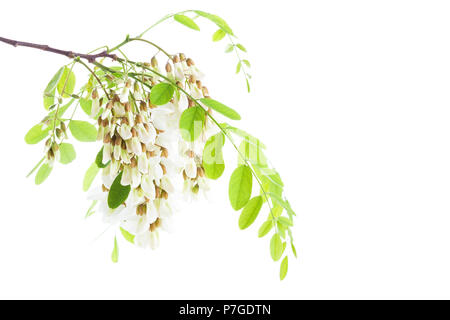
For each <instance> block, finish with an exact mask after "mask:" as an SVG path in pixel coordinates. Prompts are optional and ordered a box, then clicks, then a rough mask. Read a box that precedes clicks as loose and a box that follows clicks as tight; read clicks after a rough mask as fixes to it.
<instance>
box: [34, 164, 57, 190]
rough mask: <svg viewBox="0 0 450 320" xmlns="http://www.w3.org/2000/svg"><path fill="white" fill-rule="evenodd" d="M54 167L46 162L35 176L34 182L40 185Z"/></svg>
mask: <svg viewBox="0 0 450 320" xmlns="http://www.w3.org/2000/svg"><path fill="white" fill-rule="evenodd" d="M52 169H53V167H51V166H50V165H49V164H48V163H44V164H43V165H42V166H41V167H40V168H39V170H38V172H37V173H36V177H34V183H36V184H37V185H40V184H41V183H43V182H44V181H45V180H46V179H47V178H48V176H49V175H50V173H51V172H52Z"/></svg>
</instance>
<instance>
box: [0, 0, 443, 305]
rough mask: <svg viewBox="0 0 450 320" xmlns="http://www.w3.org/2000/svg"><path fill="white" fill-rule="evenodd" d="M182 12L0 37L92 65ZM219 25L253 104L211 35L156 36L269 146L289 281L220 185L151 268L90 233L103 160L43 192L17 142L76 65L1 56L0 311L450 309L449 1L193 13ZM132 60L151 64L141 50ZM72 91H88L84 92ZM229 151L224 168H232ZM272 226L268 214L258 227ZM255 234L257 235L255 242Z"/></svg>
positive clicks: (58, 15) (289, 4)
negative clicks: (402, 305) (279, 191)
mask: <svg viewBox="0 0 450 320" xmlns="http://www.w3.org/2000/svg"><path fill="white" fill-rule="evenodd" d="M186 6H187V2H186V1H176V0H171V1H159V2H156V1H131V0H128V1H117V2H114V1H88V2H86V3H83V2H82V1H76V2H75V1H70V2H62V1H54V2H50V1H30V2H23V1H9V2H8V4H3V6H2V19H1V20H0V30H1V32H0V35H1V36H5V37H10V38H15V39H18V40H25V41H27V40H28V41H33V42H37V43H46V44H50V45H53V46H55V47H58V48H62V49H71V50H76V51H81V52H87V51H89V50H91V49H94V48H96V47H98V46H100V45H103V44H108V45H115V44H117V43H118V42H120V41H122V40H123V39H124V37H125V35H126V34H127V33H130V34H131V35H137V34H138V33H140V32H141V31H142V30H143V29H145V28H146V27H147V26H149V25H150V24H152V23H153V22H155V21H156V20H157V19H159V18H160V17H162V16H163V15H165V14H167V13H172V12H175V11H180V10H184V9H188V8H187V7H186ZM189 8H193V9H201V10H204V11H210V12H213V13H216V14H219V15H220V16H222V17H223V18H225V19H226V20H227V21H228V23H229V24H230V25H231V27H232V28H233V29H234V31H235V33H236V34H237V35H238V36H239V37H240V39H241V41H242V43H243V44H244V45H245V46H246V47H247V49H248V51H249V55H248V57H249V60H251V62H252V64H253V68H252V69H253V70H252V75H253V82H252V84H253V92H252V93H251V94H250V95H248V94H247V93H246V90H245V85H244V83H243V79H242V78H241V77H240V76H236V75H234V70H235V59H234V57H233V56H231V55H225V54H224V53H223V48H224V46H225V43H220V44H217V43H215V44H213V43H212V42H211V41H210V39H211V34H212V33H213V32H214V31H215V28H213V27H212V26H211V24H209V23H207V22H206V21H205V22H202V23H200V26H201V27H202V32H199V33H196V32H194V31H191V30H189V29H187V28H185V27H183V26H181V25H178V24H175V23H173V22H171V23H168V24H164V25H162V26H159V27H157V28H155V29H154V30H153V31H152V32H151V33H149V34H148V35H147V38H148V39H151V40H153V41H155V42H158V43H159V44H160V45H161V46H163V47H165V48H167V50H168V51H170V52H184V53H186V54H187V55H188V56H191V57H193V59H194V60H195V61H196V63H197V65H198V66H199V67H200V68H201V69H202V70H203V71H204V72H205V73H206V74H207V78H206V79H205V81H204V82H205V83H206V84H207V86H208V87H209V89H210V92H211V93H212V95H213V97H215V98H217V99H218V100H221V101H223V102H225V103H226V104H228V105H230V106H232V107H234V108H236V109H238V110H239V111H240V113H241V114H242V116H243V120H242V121H241V123H240V124H239V125H240V126H241V127H243V128H245V129H246V130H248V131H249V132H252V133H254V134H255V135H256V136H258V137H260V138H261V139H262V140H263V141H264V142H265V143H266V145H267V146H268V154H269V157H270V158H271V160H272V162H273V163H274V165H275V166H276V167H277V168H278V170H279V171H280V173H281V175H282V177H283V178H284V181H285V185H286V191H287V196H288V198H290V199H291V203H292V206H293V207H294V209H295V210H296V212H297V213H298V217H297V220H296V225H295V227H294V230H293V231H294V237H295V238H296V243H297V249H298V252H299V259H298V260H297V261H294V260H290V269H289V274H288V277H287V278H286V280H285V281H283V282H280V281H279V280H278V264H276V263H273V262H272V261H271V259H270V255H269V250H268V246H269V244H268V242H269V238H264V239H258V238H257V235H256V233H257V225H255V226H253V227H252V228H250V229H249V230H246V231H240V230H239V229H238V226H237V220H238V214H237V213H235V212H234V211H233V210H232V209H231V207H230V205H229V204H228V200H227V183H228V181H227V179H228V176H229V174H230V170H231V169H232V166H234V163H233V164H232V165H230V166H228V170H227V172H226V176H224V177H223V178H222V179H221V180H220V181H219V182H218V183H216V184H214V191H213V192H212V193H211V194H210V200H209V202H208V201H205V202H202V203H200V204H196V205H185V206H184V207H183V210H182V212H180V213H179V214H178V215H177V217H176V221H177V227H176V232H175V233H173V234H170V235H164V236H163V238H162V243H161V247H160V249H159V250H157V251H154V252H153V251H142V250H139V249H135V248H134V247H132V246H131V245H129V244H128V243H126V242H125V241H123V239H120V243H119V245H120V262H119V264H113V263H111V261H110V253H111V249H112V245H113V237H114V232H106V233H105V234H104V235H103V236H101V237H100V238H99V239H97V240H95V239H96V238H97V236H98V235H99V234H101V233H102V231H103V230H104V228H105V226H104V225H102V224H101V222H100V221H99V219H97V218H95V217H92V218H91V219H88V220H85V219H84V214H85V210H86V209H87V207H88V205H89V203H88V201H87V200H86V199H85V197H86V195H85V194H84V193H83V192H82V191H81V182H82V176H83V174H84V172H85V169H86V168H87V167H88V166H89V165H90V163H91V162H92V159H93V157H94V156H95V154H96V151H97V150H98V148H99V147H98V144H90V145H88V146H85V145H82V144H80V143H75V144H76V147H77V151H78V157H77V159H76V161H75V162H74V163H72V164H71V165H69V166H62V165H58V166H57V167H56V168H55V170H54V171H53V173H52V175H51V177H50V178H49V179H48V180H47V181H46V182H45V183H44V184H43V185H42V186H39V187H37V186H35V185H34V182H33V179H25V175H26V173H27V172H28V170H29V169H31V167H32V166H33V165H34V164H35V162H36V161H37V160H38V159H40V157H41V152H42V145H39V146H27V145H26V144H25V143H24V140H23V136H24V134H25V133H26V131H27V130H28V129H29V128H30V127H31V126H32V125H34V124H35V123H36V122H38V121H39V120H40V119H41V118H42V117H43V116H44V115H45V112H44V109H43V107H42V91H43V90H44V88H45V86H46V84H47V82H48V81H49V79H50V78H51V76H52V75H53V74H54V73H55V72H56V70H57V69H58V68H59V67H60V66H61V65H63V64H65V63H67V62H68V60H67V59H66V58H65V57H61V56H55V55H52V54H50V53H45V52H39V51H34V50H32V49H27V48H13V47H10V46H7V45H3V44H1V45H0V70H1V77H0V94H1V97H2V99H1V102H0V107H1V111H2V121H1V123H2V124H1V126H0V133H1V137H2V139H1V142H2V144H1V151H0V152H1V159H0V168H1V183H0V194H1V198H0V199H1V209H0V298H145V299H165V298H172V299H174V298H186V299H188V298H190V299H196V298H204V299H207V298H211V299H212V298H224V299H228V298H235V299H240V298H258V299H259V298H266V299H300V298H306V299H316V298H344V299H348V298H363V299H365V298H450V289H449V285H450V275H449V269H450V233H449V231H448V230H449V227H450V214H449V213H450V201H449V199H450V149H449V145H450V123H449V119H450V108H449V103H450V95H449V87H450V58H449V57H450V45H449V43H450V41H449V34H450V19H448V17H449V14H450V5H449V3H448V2H447V1H281V0H279V1H275V2H274V1H258V2H256V1H230V0H228V1H225V2H224V1H220V2H219V1H214V2H213V1H189ZM132 47H133V45H131V46H129V47H128V49H129V50H131V51H129V52H130V55H131V56H132V57H133V58H135V59H140V60H143V59H147V60H148V59H150V57H151V56H152V55H153V53H154V52H153V51H152V50H149V49H148V47H146V46H144V45H140V44H139V45H136V47H135V49H131V48H132ZM78 80H79V82H78V84H81V81H82V76H80V77H79V79H78ZM232 152H233V151H232V150H231V149H228V150H227V153H229V157H230V158H231V159H232V161H234V155H233V154H232ZM264 215H265V213H264ZM261 222H262V220H261V219H259V220H258V221H257V224H258V225H259V224H260V223H261Z"/></svg>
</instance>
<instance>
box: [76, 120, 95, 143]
mask: <svg viewBox="0 0 450 320" xmlns="http://www.w3.org/2000/svg"><path fill="white" fill-rule="evenodd" d="M69 129H70V132H71V133H72V135H73V136H74V138H75V139H77V140H78V141H81V142H94V141H96V140H97V129H96V128H95V127H94V126H93V125H92V124H90V123H89V122H87V121H81V120H72V121H70V122H69Z"/></svg>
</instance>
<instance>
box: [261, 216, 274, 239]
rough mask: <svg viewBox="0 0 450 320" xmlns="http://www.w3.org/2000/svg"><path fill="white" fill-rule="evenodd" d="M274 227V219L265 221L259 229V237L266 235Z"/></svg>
mask: <svg viewBox="0 0 450 320" xmlns="http://www.w3.org/2000/svg"><path fill="white" fill-rule="evenodd" d="M272 227H273V222H272V220H267V221H265V222H264V223H263V224H262V225H261V227H260V228H259V230H258V237H259V238H262V237H264V236H265V235H266V234H268V233H269V231H270V230H272Z"/></svg>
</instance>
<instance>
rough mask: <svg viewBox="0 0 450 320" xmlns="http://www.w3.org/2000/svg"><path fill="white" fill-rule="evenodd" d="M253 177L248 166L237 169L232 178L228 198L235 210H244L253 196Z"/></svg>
mask: <svg viewBox="0 0 450 320" xmlns="http://www.w3.org/2000/svg"><path fill="white" fill-rule="evenodd" d="M252 183H253V176H252V171H251V169H250V168H249V167H248V166H245V165H242V166H239V167H237V168H236V169H235V170H234V171H233V173H232V174H231V177H230V184H229V186H228V197H229V198H230V203H231V206H232V207H233V209H234V210H236V211H237V210H240V209H242V208H243V207H244V206H245V205H246V204H247V203H248V200H249V199H250V196H251V194H252Z"/></svg>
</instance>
